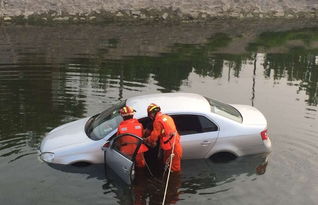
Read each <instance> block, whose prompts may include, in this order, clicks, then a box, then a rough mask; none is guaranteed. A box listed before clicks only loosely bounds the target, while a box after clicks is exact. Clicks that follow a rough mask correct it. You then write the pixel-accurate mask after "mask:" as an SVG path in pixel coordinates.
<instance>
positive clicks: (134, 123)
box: [117, 118, 148, 167]
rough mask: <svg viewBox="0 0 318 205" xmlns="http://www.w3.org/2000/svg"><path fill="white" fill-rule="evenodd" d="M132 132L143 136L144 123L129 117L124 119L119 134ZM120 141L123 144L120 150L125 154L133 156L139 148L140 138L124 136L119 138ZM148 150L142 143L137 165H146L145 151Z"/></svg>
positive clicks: (137, 156) (119, 127)
mask: <svg viewBox="0 0 318 205" xmlns="http://www.w3.org/2000/svg"><path fill="white" fill-rule="evenodd" d="M124 133H130V134H134V135H137V136H138V137H141V138H142V134H143V127H142V124H141V123H140V122H139V121H138V120H137V119H134V118H132V119H128V120H124V121H122V122H121V123H120V124H119V126H118V131H117V135H120V134H124ZM119 143H120V145H121V147H120V151H121V152H122V153H124V154H127V155H130V156H132V155H133V154H134V152H135V150H136V148H137V145H138V139H136V138H134V137H131V136H123V137H121V138H120V139H119ZM146 151H148V148H147V147H146V146H145V145H144V144H141V146H140V147H139V150H138V153H137V155H136V166H137V167H145V165H146V162H145V159H144V155H143V152H146Z"/></svg>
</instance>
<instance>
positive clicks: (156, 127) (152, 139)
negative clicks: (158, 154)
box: [147, 122, 162, 147]
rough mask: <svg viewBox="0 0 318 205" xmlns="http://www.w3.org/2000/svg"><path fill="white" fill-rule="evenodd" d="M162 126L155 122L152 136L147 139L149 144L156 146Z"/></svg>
mask: <svg viewBox="0 0 318 205" xmlns="http://www.w3.org/2000/svg"><path fill="white" fill-rule="evenodd" d="M161 130H162V125H161V124H160V123H159V122H155V123H154V124H153V130H152V132H151V133H150V136H149V137H148V138H147V142H148V143H149V144H150V145H151V146H152V147H154V146H156V143H157V141H158V138H159V136H160V134H161Z"/></svg>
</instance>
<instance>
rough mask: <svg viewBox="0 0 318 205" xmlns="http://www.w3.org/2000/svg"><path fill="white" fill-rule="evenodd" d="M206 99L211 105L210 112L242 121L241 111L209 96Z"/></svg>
mask: <svg viewBox="0 0 318 205" xmlns="http://www.w3.org/2000/svg"><path fill="white" fill-rule="evenodd" d="M206 99H207V100H208V101H209V103H210V106H211V112H213V113H215V114H218V115H221V116H223V117H226V118H228V119H231V120H234V121H236V122H239V123H242V122H243V118H242V115H241V113H240V112H239V111H238V110H237V109H235V108H234V107H233V106H231V105H229V104H225V103H222V102H219V101H216V100H213V99H210V98H207V97H206Z"/></svg>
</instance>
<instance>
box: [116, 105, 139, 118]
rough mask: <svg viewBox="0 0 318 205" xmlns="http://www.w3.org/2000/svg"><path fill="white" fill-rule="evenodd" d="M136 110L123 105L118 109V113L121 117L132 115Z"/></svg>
mask: <svg viewBox="0 0 318 205" xmlns="http://www.w3.org/2000/svg"><path fill="white" fill-rule="evenodd" d="M135 112H136V110H134V108H132V107H130V106H125V107H123V108H121V109H120V110H119V113H120V115H121V116H122V117H126V116H132V115H134V114H135Z"/></svg>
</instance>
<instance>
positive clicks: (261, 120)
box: [231, 104, 267, 126]
mask: <svg viewBox="0 0 318 205" xmlns="http://www.w3.org/2000/svg"><path fill="white" fill-rule="evenodd" d="M231 105H232V106H233V107H234V108H236V109H237V110H238V111H239V112H240V113H241V115H242V117H243V122H242V123H243V124H245V125H264V126H267V121H266V119H265V116H264V115H263V114H262V113H261V112H260V111H259V110H258V109H257V108H255V107H252V106H250V105H233V104H231Z"/></svg>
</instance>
